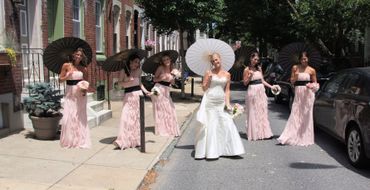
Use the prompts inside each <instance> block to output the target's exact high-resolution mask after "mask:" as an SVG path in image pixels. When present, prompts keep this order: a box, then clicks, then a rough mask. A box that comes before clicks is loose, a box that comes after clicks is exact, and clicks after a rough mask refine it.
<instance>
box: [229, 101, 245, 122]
mask: <svg viewBox="0 0 370 190" xmlns="http://www.w3.org/2000/svg"><path fill="white" fill-rule="evenodd" d="M243 112H244V107H243V106H242V105H240V104H238V103H236V104H234V105H233V107H232V108H231V109H230V110H229V113H230V114H231V117H232V118H233V119H234V118H236V117H237V116H239V115H240V114H242V113H243Z"/></svg>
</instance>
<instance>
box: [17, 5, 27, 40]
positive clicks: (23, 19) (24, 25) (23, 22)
mask: <svg viewBox="0 0 370 190" xmlns="http://www.w3.org/2000/svg"><path fill="white" fill-rule="evenodd" d="M23 16H24V17H23ZM27 19H28V16H27V11H25V10H20V11H19V21H20V23H19V25H20V30H21V36H22V37H27V35H28V29H27Z"/></svg>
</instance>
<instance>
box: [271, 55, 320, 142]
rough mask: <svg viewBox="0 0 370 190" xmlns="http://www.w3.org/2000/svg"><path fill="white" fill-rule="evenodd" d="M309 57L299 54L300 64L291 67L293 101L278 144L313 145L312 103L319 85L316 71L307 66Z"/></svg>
mask: <svg viewBox="0 0 370 190" xmlns="http://www.w3.org/2000/svg"><path fill="white" fill-rule="evenodd" d="M308 57H309V55H308V53H307V52H301V53H300V55H299V61H300V64H298V65H294V66H293V67H292V73H291V78H290V81H291V83H292V84H294V86H295V88H294V94H295V96H294V101H293V105H292V110H291V112H290V116H289V119H288V121H287V124H286V126H285V129H284V131H283V133H282V134H281V135H280V137H279V138H278V141H279V142H280V144H287V145H298V146H308V145H312V144H314V131H313V113H312V110H313V103H314V101H315V91H317V90H318V88H319V85H318V83H317V79H316V71H315V69H314V68H312V67H310V66H308V61H309V59H308Z"/></svg>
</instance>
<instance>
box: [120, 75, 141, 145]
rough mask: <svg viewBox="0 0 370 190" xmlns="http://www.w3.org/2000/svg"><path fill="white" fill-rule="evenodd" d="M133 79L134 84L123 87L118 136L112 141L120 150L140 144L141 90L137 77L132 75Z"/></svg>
mask: <svg viewBox="0 0 370 190" xmlns="http://www.w3.org/2000/svg"><path fill="white" fill-rule="evenodd" d="M134 80H135V81H137V84H136V85H134V86H131V87H126V88H125V94H124V96H123V108H122V112H121V119H120V123H119V126H118V128H119V131H118V136H117V139H116V140H115V141H114V144H115V145H116V146H118V147H119V148H120V149H121V150H123V149H125V148H134V147H137V146H140V96H141V95H143V92H142V91H141V88H140V86H139V78H138V77H134Z"/></svg>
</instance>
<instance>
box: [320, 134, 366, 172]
mask: <svg viewBox="0 0 370 190" xmlns="http://www.w3.org/2000/svg"><path fill="white" fill-rule="evenodd" d="M315 143H316V144H317V145H318V146H319V147H320V148H322V149H323V150H324V151H325V152H326V153H328V154H329V155H330V156H331V157H332V158H334V159H335V160H336V161H337V162H338V163H340V164H341V165H342V166H343V167H345V168H347V169H349V170H351V171H353V172H356V173H357V174H360V175H362V176H364V177H366V178H370V168H369V167H365V168H363V169H357V168H355V167H353V166H352V165H351V164H350V163H349V161H348V160H347V156H346V148H345V145H344V144H343V143H341V142H340V141H339V140H337V139H335V138H334V137H332V136H330V135H328V134H326V133H325V132H324V131H322V130H321V129H319V128H317V127H315Z"/></svg>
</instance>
